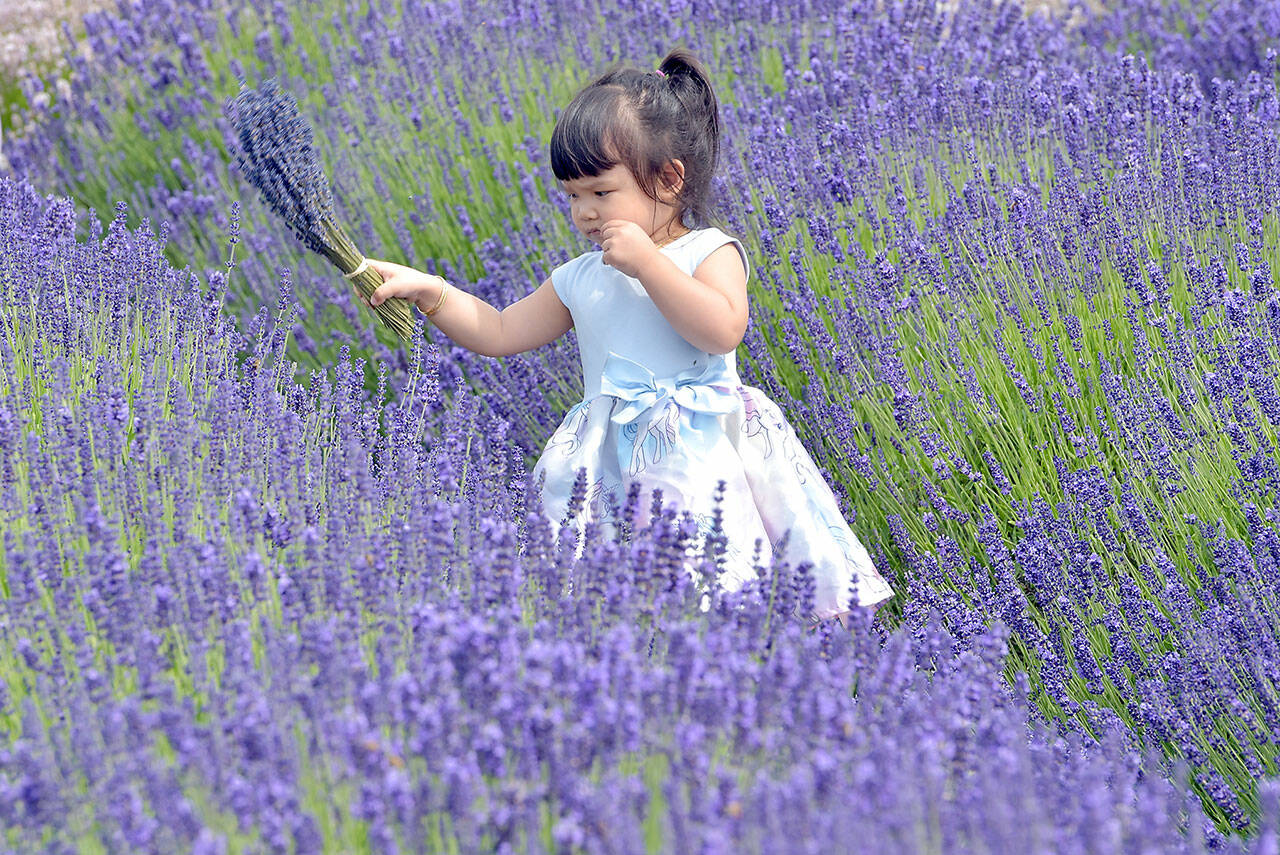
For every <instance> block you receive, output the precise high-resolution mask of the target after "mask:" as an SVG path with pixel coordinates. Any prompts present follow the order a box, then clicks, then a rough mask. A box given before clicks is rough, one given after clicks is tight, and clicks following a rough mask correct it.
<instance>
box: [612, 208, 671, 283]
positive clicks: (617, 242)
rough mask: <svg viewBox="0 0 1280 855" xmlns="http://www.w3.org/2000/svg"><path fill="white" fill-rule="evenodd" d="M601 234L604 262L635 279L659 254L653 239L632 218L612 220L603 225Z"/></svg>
mask: <svg viewBox="0 0 1280 855" xmlns="http://www.w3.org/2000/svg"><path fill="white" fill-rule="evenodd" d="M600 236H601V238H603V240H601V241H600V248H601V249H603V250H604V263H605V264H607V265H609V266H610V267H612V268H613V269H614V270H620V271H622V272H623V273H625V274H627V275H628V276H630V277H632V278H634V279H639V278H640V273H641V271H642V270H643V269H644V268H645V267H646V266H647V265H648V264H649V262H651V261H652V260H653V259H654V258H655V257H656V256H657V255H658V248H657V246H655V245H654V243H653V239H652V238H650V237H649V235H648V233H646V232H645V230H644V229H642V228H640V227H639V226H638V225H636V224H635V223H633V222H631V221H630V220H610V221H609V222H607V223H605V224H604V225H603V226H601V228H600Z"/></svg>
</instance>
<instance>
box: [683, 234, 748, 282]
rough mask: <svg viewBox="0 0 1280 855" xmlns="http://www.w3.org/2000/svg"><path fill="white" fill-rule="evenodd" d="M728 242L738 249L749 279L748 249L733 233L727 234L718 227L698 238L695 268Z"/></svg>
mask: <svg viewBox="0 0 1280 855" xmlns="http://www.w3.org/2000/svg"><path fill="white" fill-rule="evenodd" d="M726 243H731V244H733V246H734V248H735V249H737V250H738V255H739V256H741V258H742V269H743V270H745V271H746V272H747V280H748V281H750V279H751V262H750V261H748V260H747V251H746V250H745V249H744V248H743V246H742V241H740V240H738V239H737V238H736V237H733V236H732V235H729V234H725V233H724V232H722V231H720V230H719V229H717V228H709V229H707V230H706V231H705V232H703V233H702V234H701V235H699V236H698V238H697V247H696V248H695V250H694V255H693V269H694V270H697V269H698V265H699V264H701V263H702V262H703V261H705V260H706V258H707V256H708V255H710V254H711V253H713V252H715V251H716V250H717V249H719V248H720V247H722V246H724V245H725V244H726Z"/></svg>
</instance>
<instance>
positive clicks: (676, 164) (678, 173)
mask: <svg viewBox="0 0 1280 855" xmlns="http://www.w3.org/2000/svg"><path fill="white" fill-rule="evenodd" d="M658 178H659V179H660V180H661V181H662V186H663V189H665V190H666V191H667V195H668V197H669V199H674V198H675V197H676V195H677V194H678V193H679V192H680V189H681V188H682V187H684V164H683V163H681V162H680V161H679V160H675V159H673V160H669V161H667V165H666V166H664V167H662V172H661V173H659V175H658Z"/></svg>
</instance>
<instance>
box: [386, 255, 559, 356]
mask: <svg viewBox="0 0 1280 855" xmlns="http://www.w3.org/2000/svg"><path fill="white" fill-rule="evenodd" d="M369 266H370V267H372V268H373V269H374V270H376V271H378V273H380V274H382V278H383V280H384V281H383V283H382V285H381V286H380V287H379V288H378V290H376V291H374V292H373V296H372V298H371V300H370V301H369V302H370V304H371V305H374V306H376V305H378V304H380V303H382V302H383V301H384V300H386V299H387V298H389V297H403V298H404V299H406V300H408V301H409V302H411V303H413V304H414V305H415V306H417V307H418V309H419V310H421V311H423V312H426V311H427V310H428V309H430V308H431V307H432V306H434V305H435V304H436V302H437V301H438V300H439V299H440V291H441V289H442V288H444V286H445V281H444V280H443V279H441V278H440V277H439V276H433V275H431V274H430V273H424V272H422V271H421V270H415V269H413V268H412V267H405V266H404V265H402V264H392V263H391V262H389V261H378V260H375V259H372V258H370V259H369ZM431 321H432V322H433V323H434V324H435V325H436V326H437V327H438V328H439V329H440V331H441V332H443V333H444V334H445V335H447V336H448V337H449V338H451V339H453V341H454V342H456V343H457V344H460V345H462V346H463V347H465V348H466V349H467V350H470V351H474V352H475V353H478V354H480V355H481V356H510V355H511V354H513V353H523V352H524V351H526V350H533V349H534V348H535V347H541V346H542V345H544V344H547V343H549V342H552V341H555V340H556V339H558V338H559V337H560V336H562V335H564V334H565V333H566V332H568V331H569V330H570V329H572V327H573V317H572V316H571V315H570V314H569V310H568V309H567V308H565V305H564V303H562V302H560V297H559V295H558V294H556V292H555V289H554V288H553V287H552V286H551V279H550V278H548V279H547V280H546V281H545V282H543V283H542V284H541V285H539V286H538V288H537V289H536V290H534V292H533V293H532V294H530V295H528V296H527V297H524V298H523V299H521V300H518V301H516V302H515V303H512V304H511V305H510V306H507V307H506V308H505V309H503V310H502V311H501V312H499V311H498V310H497V309H495V308H494V307H493V306H491V305H489V304H488V303H486V302H485V301H484V300H481V299H480V298H479V297H476V296H475V295H473V294H468V293H467V292H466V291H463V290H461V289H460V288H458V287H457V286H455V285H452V284H450V285H449V294H448V296H446V297H445V301H444V305H443V306H441V307H440V309H439V311H437V312H436V313H435V314H434V315H432V316H431Z"/></svg>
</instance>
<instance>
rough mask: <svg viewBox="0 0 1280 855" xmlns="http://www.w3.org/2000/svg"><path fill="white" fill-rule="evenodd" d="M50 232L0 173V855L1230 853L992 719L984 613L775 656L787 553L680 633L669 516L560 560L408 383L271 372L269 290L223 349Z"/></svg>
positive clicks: (125, 254) (137, 266)
mask: <svg viewBox="0 0 1280 855" xmlns="http://www.w3.org/2000/svg"><path fill="white" fill-rule="evenodd" d="M75 224H76V215H75V213H74V209H73V208H72V206H71V205H70V203H69V202H68V201H67V200H60V199H50V200H42V199H40V197H39V196H38V195H37V194H35V193H34V192H33V191H32V190H31V188H30V187H29V186H27V185H25V184H19V183H14V182H11V181H0V235H3V237H2V238H0V282H3V283H4V290H3V294H2V296H3V302H2V303H0V305H3V307H4V313H3V316H2V320H3V322H4V323H3V331H4V332H3V335H2V336H0V346H3V356H4V359H3V365H4V366H5V369H4V372H3V373H2V374H0V383H2V384H3V388H4V389H5V390H6V394H5V395H3V396H0V473H2V474H3V482H4V490H3V491H0V513H2V514H3V516H4V519H5V520H6V525H5V538H4V549H3V553H2V555H3V563H2V564H0V582H2V583H3V590H4V592H5V596H4V598H3V600H0V603H3V605H2V607H0V608H2V610H0V651H2V652H3V655H2V656H0V663H3V664H0V700H2V703H0V721H3V722H4V725H5V729H6V731H7V733H8V738H7V740H6V742H5V743H4V744H3V745H2V746H0V820H2V821H0V829H2V830H0V844H3V846H4V847H5V848H6V849H8V850H12V851H15V852H16V851H22V852H34V851H50V852H73V851H76V852H84V851H108V852H110V851H129V852H199V853H212V852H266V851H273V852H274V851H279V852H284V851H291V852H400V851H415V852H435V851H444V850H450V851H477V850H483V851H496V852H551V851H554V852H601V851H617V852H650V853H652V852H665V851H688V850H692V849H698V850H700V851H710V852H766V851H768V852H777V851H783V852H791V851H795V852H816V851H821V850H825V849H829V848H831V847H833V846H844V845H847V843H848V842H849V841H850V840H856V841H857V842H858V845H859V846H867V847H873V848H876V849H881V848H884V849H890V848H891V849H892V850H893V851H905V852H915V851H920V852H931V851H957V850H969V849H972V850H975V851H976V850H992V851H1013V850H1016V851H1028V852H1035V851H1044V852H1050V851H1052V852H1077V851H1078V852H1117V853H1119V852H1127V851H1131V850H1132V849H1133V848H1134V847H1137V846H1146V847H1154V848H1156V849H1158V850H1160V851H1168V852H1203V851H1209V849H1210V848H1211V847H1213V848H1216V849H1219V850H1221V851H1244V849H1243V848H1242V847H1241V846H1240V845H1239V844H1237V843H1232V842H1231V841H1227V840H1224V839H1222V837H1221V835H1220V834H1219V833H1218V832H1217V830H1216V829H1215V828H1214V826H1213V824H1212V822H1210V821H1209V820H1208V819H1207V818H1206V817H1205V815H1204V814H1203V812H1202V811H1201V808H1200V802H1199V799H1198V798H1197V797H1196V796H1195V794H1194V792H1193V791H1191V790H1190V789H1187V788H1186V787H1185V786H1183V785H1181V784H1180V783H1178V782H1179V781H1180V774H1179V773H1177V772H1175V771H1173V770H1170V769H1167V768H1165V766H1164V760H1163V758H1162V757H1161V755H1160V754H1159V753H1158V752H1156V753H1153V752H1147V753H1145V754H1144V753H1142V752H1141V751H1140V750H1139V748H1138V746H1137V745H1136V744H1135V743H1134V741H1133V739H1132V737H1131V735H1130V734H1129V732H1128V730H1127V729H1126V728H1125V727H1123V726H1122V725H1120V724H1119V723H1112V724H1111V725H1109V726H1107V727H1105V728H1104V729H1103V730H1102V732H1101V733H1100V736H1099V739H1097V740H1094V739H1091V738H1085V737H1083V736H1081V735H1080V734H1067V735H1066V736H1060V735H1058V734H1057V733H1055V732H1054V731H1053V730H1052V729H1051V728H1049V727H1047V726H1046V725H1045V723H1043V722H1041V721H1038V720H1037V719H1036V717H1035V716H1031V717H1029V716H1028V710H1029V706H1028V702H1027V699H1026V692H1027V685H1026V681H1025V680H1019V681H1017V682H1015V684H1014V686H1013V687H1012V688H1011V687H1010V685H1009V684H1008V683H1007V682H1006V681H1005V679H1004V678H1003V676H1002V668H1003V667H1004V661H1005V657H1006V654H1007V638H1008V636H1007V632H1006V630H1005V629H1004V628H1003V627H1002V626H1001V625H1000V624H999V623H995V624H993V625H992V627H991V628H989V629H986V630H984V631H982V632H980V633H978V634H975V635H973V636H971V637H969V638H967V639H965V640H963V641H961V639H959V638H958V637H956V636H955V635H953V634H952V633H950V632H949V631H948V630H946V629H945V628H943V627H942V626H941V624H940V623H939V622H938V621H936V620H932V621H928V622H926V623H925V624H923V625H922V626H921V627H919V628H917V629H916V630H915V631H912V630H911V629H910V628H906V627H904V628H901V629H899V630H897V631H896V632H893V633H891V634H890V633H886V632H885V631H884V630H883V629H882V628H880V627H877V626H873V625H871V624H869V623H866V622H863V623H862V624H861V625H859V626H858V627H856V628H855V630H854V632H853V633H852V634H849V633H846V632H845V631H843V630H840V629H838V628H836V627H835V626H833V625H823V626H821V627H819V628H818V629H817V630H816V631H814V630H813V629H811V628H810V627H809V626H808V625H807V624H806V623H805V622H804V621H802V620H800V619H798V618H797V617H795V615H799V614H805V613H807V609H808V606H807V605H805V604H804V602H803V601H804V600H805V598H806V597H811V596H812V589H811V582H810V581H809V579H808V575H807V573H806V572H805V570H806V568H805V567H804V566H801V567H800V568H790V567H788V566H786V565H777V566H775V567H772V568H761V580H760V584H759V585H758V586H755V587H749V588H748V589H746V590H745V591H743V592H740V593H737V594H734V595H732V596H718V597H715V598H714V601H713V602H712V603H711V606H710V609H709V611H707V612H705V613H704V612H703V611H702V610H701V608H700V604H699V598H698V596H697V595H696V593H695V592H693V591H692V590H691V588H690V585H689V581H688V576H687V575H686V574H685V572H684V570H683V569H682V564H681V562H682V558H681V556H682V554H683V553H684V552H685V550H686V548H687V547H686V546H685V545H684V544H687V543H690V542H691V540H690V538H691V536H692V534H693V529H690V528H688V526H689V525H690V523H691V520H681V519H677V518H676V517H675V514H674V512H672V511H667V512H665V513H662V514H659V515H657V517H656V522H655V523H654V525H653V527H652V528H651V529H646V530H643V531H639V532H637V533H636V534H635V536H634V537H633V538H632V539H631V540H630V541H629V542H625V543H621V542H618V541H613V540H601V539H599V537H598V536H592V538H591V540H590V542H589V544H588V548H587V550H586V554H585V556H584V558H583V559H582V560H580V561H579V562H576V563H575V562H574V560H573V554H574V549H573V545H572V544H570V543H568V542H560V543H556V542H553V541H552V540H551V539H550V533H549V527H548V526H547V525H546V524H545V523H542V522H540V521H539V517H538V516H537V513H536V504H531V503H530V498H529V493H528V488H529V484H528V478H527V474H526V473H524V472H523V471H521V469H520V456H519V454H518V453H516V451H517V450H516V449H515V448H514V447H513V446H512V445H511V444H510V443H509V442H507V441H505V440H504V439H503V438H502V437H503V429H504V427H505V425H504V424H497V425H482V424H479V423H478V421H477V419H478V416H477V412H476V408H475V405H474V402H472V401H471V399H470V398H469V396H467V395H465V394H459V395H458V396H457V397H456V398H455V402H454V404H453V405H451V406H450V407H449V408H443V409H442V405H441V397H440V394H439V389H438V388H437V387H436V386H435V383H436V381H437V379H438V378H437V375H436V374H435V372H434V371H433V369H432V367H431V362H432V359H431V358H427V359H425V360H424V361H423V362H422V363H418V362H417V361H416V360H415V364H418V365H420V370H417V371H415V373H414V375H413V378H412V387H413V392H412V393H411V394H409V395H407V396H406V397H405V398H404V399H403V400H402V401H401V402H400V403H399V404H397V405H396V406H393V407H389V408H386V409H379V408H376V407H372V406H371V405H370V404H369V403H368V402H367V401H366V400H365V397H364V395H363V393H362V390H361V387H360V383H359V379H358V376H359V375H358V372H356V370H355V367H354V365H352V364H351V363H349V362H346V361H344V362H343V363H341V364H340V365H339V366H338V368H339V377H338V381H337V382H336V383H330V382H328V381H326V380H324V379H323V378H321V377H320V376H319V375H315V376H314V377H313V382H312V385H311V386H310V387H309V388H304V387H301V386H296V385H293V384H292V383H291V382H290V380H289V378H288V376H287V375H288V373H289V371H288V368H287V366H285V364H284V361H283V360H284V348H283V342H282V338H283V335H284V334H285V333H286V331H287V329H288V326H289V323H290V313H291V312H292V311H293V310H295V309H296V306H295V305H294V304H292V302H291V300H290V298H289V294H290V290H289V287H288V281H287V277H286V278H285V279H284V280H282V281H281V284H282V288H281V297H280V300H279V302H278V306H277V313H275V314H267V313H265V312H264V313H263V314H262V315H260V316H259V318H258V319H256V322H255V323H254V324H252V325H250V326H249V328H248V329H247V330H246V331H245V332H244V333H243V334H241V333H238V332H237V331H236V330H235V328H234V326H233V325H232V324H231V323H230V322H229V320H228V318H227V317H226V316H224V315H222V314H221V313H220V312H219V310H218V303H219V298H220V295H221V293H222V291H223V289H224V288H225V286H226V282H225V276H224V275H222V274H218V275H215V276H213V277H211V280H210V281H209V282H208V283H205V282H201V281H200V280H199V279H197V278H195V277H192V276H191V275H189V274H188V273H186V272H182V271H176V270H174V269H172V268H171V267H170V266H169V265H168V264H167V262H166V261H165V260H164V259H163V257H162V247H163V237H162V236H161V237H156V236H154V235H152V234H150V233H149V232H147V231H145V230H144V231H142V232H138V233H132V232H130V231H128V230H127V229H126V228H125V226H124V211H123V210H120V211H119V212H118V215H117V216H116V218H115V219H114V220H113V221H112V222H111V223H110V224H109V226H108V227H107V228H106V230H105V234H100V233H99V232H98V231H97V230H96V229H95V228H93V224H92V223H91V224H90V226H91V229H90V231H91V234H92V235H93V237H92V239H90V240H89V241H87V242H82V243H78V242H76V240H75V235H74V231H75ZM232 275H239V273H238V272H236V271H232ZM141 281H146V282H148V283H150V285H149V287H147V288H139V287H138V286H139V282H141ZM237 355H239V356H237ZM380 423H382V424H383V426H384V428H385V436H383V435H381V434H380V432H379V424H380ZM437 429H438V430H437ZM634 500H635V499H633V500H632V501H634ZM713 557H714V556H711V558H713ZM1171 781H1172V782H1171ZM1264 792H1265V794H1266V796H1267V798H1268V799H1270V800H1271V801H1268V803H1267V809H1266V811H1265V814H1264V817H1265V818H1264V829H1265V833H1266V834H1274V833H1275V831H1276V825H1277V819H1280V816H1278V814H1280V811H1277V807H1276V805H1274V804H1272V802H1273V801H1274V800H1275V797H1276V795H1277V791H1276V790H1274V789H1273V788H1268V789H1266V790H1265V791H1264ZM1011 794H1017V796H1016V797H1015V798H1014V799H1013V800H1011V798H1010V795H1011ZM1258 851H1269V850H1266V849H1259V850H1258Z"/></svg>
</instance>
